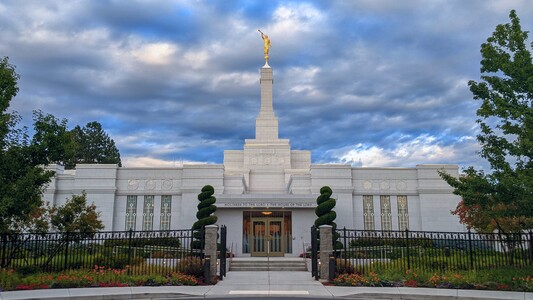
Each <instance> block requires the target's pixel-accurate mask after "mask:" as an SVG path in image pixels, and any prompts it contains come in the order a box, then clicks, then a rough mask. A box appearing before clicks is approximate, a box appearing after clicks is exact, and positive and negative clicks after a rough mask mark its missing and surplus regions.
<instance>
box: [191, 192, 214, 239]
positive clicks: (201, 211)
mask: <svg viewBox="0 0 533 300" xmlns="http://www.w3.org/2000/svg"><path fill="white" fill-rule="evenodd" d="M213 194H215V189H214V188H213V187H212V186H210V185H206V186H204V187H203V188H202V192H201V193H200V194H198V201H200V203H199V204H198V212H197V213H196V218H197V219H198V221H196V222H194V224H193V225H192V229H193V230H194V241H193V242H192V247H193V248H194V249H200V248H202V247H203V245H205V242H204V239H205V233H204V232H203V231H202V228H204V227H205V226H207V225H212V224H215V223H216V222H217V220H218V218H217V216H215V215H212V214H213V213H214V212H215V211H216V210H217V207H216V206H215V205H214V204H215V202H216V201H217V198H215V197H214V196H213Z"/></svg>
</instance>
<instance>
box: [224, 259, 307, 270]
mask: <svg viewBox="0 0 533 300" xmlns="http://www.w3.org/2000/svg"><path fill="white" fill-rule="evenodd" d="M229 270H230V271H307V264H306V263H305V261H303V260H296V261H295V260H287V261H283V260H275V261H270V262H269V261H267V260H234V261H231V262H230V269H229Z"/></svg>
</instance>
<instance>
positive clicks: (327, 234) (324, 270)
mask: <svg viewBox="0 0 533 300" xmlns="http://www.w3.org/2000/svg"><path fill="white" fill-rule="evenodd" d="M332 253H333V226H331V225H320V279H323V280H327V279H328V277H329V272H330V270H329V256H330V255H331V254H332Z"/></svg>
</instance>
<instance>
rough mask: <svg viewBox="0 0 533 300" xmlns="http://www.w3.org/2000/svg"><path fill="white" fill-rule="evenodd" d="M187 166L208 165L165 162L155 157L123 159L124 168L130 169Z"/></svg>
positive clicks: (177, 161)
mask: <svg viewBox="0 0 533 300" xmlns="http://www.w3.org/2000/svg"><path fill="white" fill-rule="evenodd" d="M187 164H206V163H205V162H197V161H189V160H175V161H169V160H163V159H157V158H153V157H146V156H141V157H132V156H130V157H124V158H122V166H124V167H129V168H176V167H183V165H187Z"/></svg>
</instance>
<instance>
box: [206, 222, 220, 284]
mask: <svg viewBox="0 0 533 300" xmlns="http://www.w3.org/2000/svg"><path fill="white" fill-rule="evenodd" d="M217 235H218V225H207V226H205V249H204V254H205V257H209V258H210V259H211V265H210V268H209V270H210V274H211V276H216V275H217Z"/></svg>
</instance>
